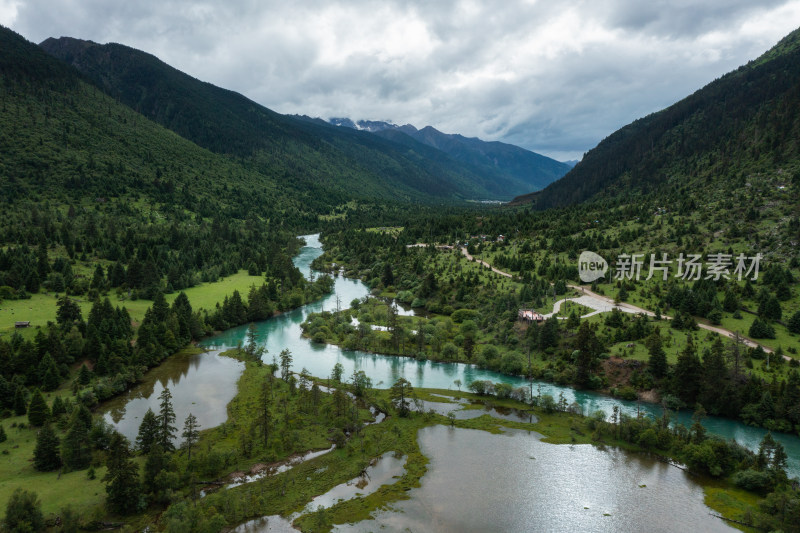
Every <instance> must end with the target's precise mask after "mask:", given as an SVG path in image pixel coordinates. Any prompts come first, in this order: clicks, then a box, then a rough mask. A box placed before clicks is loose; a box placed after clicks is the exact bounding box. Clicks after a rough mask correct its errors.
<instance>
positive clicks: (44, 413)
mask: <svg viewBox="0 0 800 533" xmlns="http://www.w3.org/2000/svg"><path fill="white" fill-rule="evenodd" d="M49 417H50V410H49V409H48V408H47V403H46V402H45V401H44V396H42V391H40V390H39V389H36V390H35V391H33V396H32V397H31V403H30V404H28V422H30V424H31V425H32V426H42V425H44V423H45V422H47V419H48V418H49Z"/></svg>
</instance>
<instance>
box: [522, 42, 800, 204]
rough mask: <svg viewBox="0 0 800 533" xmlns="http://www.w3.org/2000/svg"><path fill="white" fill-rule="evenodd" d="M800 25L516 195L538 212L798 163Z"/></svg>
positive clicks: (703, 186)
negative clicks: (539, 186) (547, 181)
mask: <svg viewBox="0 0 800 533" xmlns="http://www.w3.org/2000/svg"><path fill="white" fill-rule="evenodd" d="M799 45H800V30H796V31H794V32H792V33H791V34H789V35H788V36H787V37H785V38H784V39H783V40H781V41H780V43H778V44H777V45H776V46H775V47H774V48H772V49H771V50H770V51H768V52H767V53H765V54H764V55H762V56H761V57H760V58H758V59H757V60H755V61H751V62H749V63H748V64H747V65H744V66H742V67H740V68H738V69H737V70H735V71H733V72H730V73H728V74H726V75H725V76H722V77H721V78H719V79H717V80H715V81H713V82H711V83H709V84H708V85H706V86H705V87H703V88H702V89H700V90H698V91H697V92H695V93H694V94H692V95H690V96H688V97H686V98H684V99H683V100H681V101H679V102H677V103H675V104H673V105H671V106H670V107H668V108H666V109H664V110H662V111H659V112H657V113H653V114H651V115H648V116H646V117H644V118H641V119H639V120H636V121H634V122H633V123H631V124H629V125H627V126H625V127H623V128H621V129H620V130H618V131H616V132H614V133H613V134H611V135H609V136H608V137H607V138H606V139H604V140H603V141H602V142H600V143H599V144H598V145H597V147H596V148H594V149H592V150H591V151H589V152H588V153H587V154H586V155H585V156H584V158H583V159H582V160H581V161H580V162H579V163H578V164H577V165H576V166H575V168H573V169H572V170H571V171H570V172H569V173H568V174H567V175H566V176H564V177H563V178H562V179H560V180H559V181H557V182H555V183H553V184H552V185H550V186H548V187H547V188H545V189H544V190H542V191H539V192H534V193H531V194H528V195H525V196H522V197H519V198H517V199H515V200H514V203H518V204H520V203H533V204H534V205H535V207H536V208H537V209H545V208H549V207H555V206H562V205H569V204H575V203H579V202H584V201H587V200H591V199H604V198H605V199H617V200H622V201H635V200H636V198H639V197H642V196H643V195H648V194H649V195H659V194H662V193H663V192H665V191H668V190H669V189H674V188H676V187H690V188H693V189H694V190H695V193H697V194H699V193H700V192H701V191H704V190H707V191H711V190H718V189H719V188H720V187H726V186H728V185H729V184H732V183H733V184H736V186H737V187H738V188H740V189H741V188H742V187H744V186H745V182H746V178H747V177H748V176H750V175H755V174H758V173H765V172H768V173H774V172H778V173H780V172H784V171H787V170H791V171H796V170H797V169H798V168H800V161H798V156H800V144H798V142H797V139H798V138H800V46H799Z"/></svg>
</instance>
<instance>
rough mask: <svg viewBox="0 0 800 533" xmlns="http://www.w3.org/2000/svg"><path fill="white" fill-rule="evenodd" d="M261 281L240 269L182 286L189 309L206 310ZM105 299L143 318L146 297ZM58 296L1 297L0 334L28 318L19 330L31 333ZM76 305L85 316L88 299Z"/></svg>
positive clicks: (49, 317) (51, 316)
mask: <svg viewBox="0 0 800 533" xmlns="http://www.w3.org/2000/svg"><path fill="white" fill-rule="evenodd" d="M263 281H264V278H263V277H261V276H250V275H249V274H248V273H247V271H246V270H240V271H239V272H237V273H236V274H234V275H232V276H228V277H227V278H222V279H220V280H219V281H217V282H215V283H203V284H200V285H197V286H195V287H192V288H189V289H186V290H185V291H183V292H185V293H186V296H188V297H189V301H190V302H191V304H192V308H193V309H195V310H196V309H206V310H208V311H212V310H213V309H214V307H215V306H216V304H217V303H218V302H219V303H222V301H223V300H224V299H225V296H228V295H230V294H233V291H235V290H238V291H239V292H240V293H241V294H242V297H243V298H244V299H245V300H246V299H247V293H248V291H249V289H250V287H251V286H252V285H256V286H260V285H261V284H262V283H263ZM178 294H179V293H178V292H173V293H172V294H168V295H166V299H167V302H169V303H172V301H173V300H174V299H175V298H176V297H177V296H178ZM108 298H109V300H110V301H111V304H112V305H113V306H124V307H125V308H126V309H127V310H128V313H130V315H131V319H132V320H133V321H134V322H135V323H137V324H138V322H140V321H141V319H142V318H143V317H144V313H145V311H147V308H148V307H150V305H151V304H152V301H150V300H142V299H138V300H131V299H128V298H127V295H126V294H123V295H122V296H119V295H117V293H116V292H114V291H110V292H109V293H108ZM57 300H58V297H57V296H56V295H55V294H54V293H39V294H34V295H33V296H31V298H30V299H29V300H5V301H3V302H0V336H2V335H10V334H11V333H12V332H13V331H14V322H17V321H30V323H31V327H30V328H28V329H21V330H18V331H20V332H21V333H22V334H23V335H25V336H29V335H30V336H33V335H34V332H35V330H36V328H38V327H43V326H45V325H47V322H48V321H52V322H55V320H56V303H57ZM74 300H75V301H76V302H78V304H79V305H80V307H81V309H82V311H83V316H84V317H86V316H87V315H88V313H89V310H90V309H91V308H92V302H89V301H87V300H86V299H85V297H79V298H74Z"/></svg>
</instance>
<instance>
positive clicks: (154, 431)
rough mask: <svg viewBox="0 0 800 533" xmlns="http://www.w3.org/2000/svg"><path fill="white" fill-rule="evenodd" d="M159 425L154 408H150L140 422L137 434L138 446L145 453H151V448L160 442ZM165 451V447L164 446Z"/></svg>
mask: <svg viewBox="0 0 800 533" xmlns="http://www.w3.org/2000/svg"><path fill="white" fill-rule="evenodd" d="M158 435H159V425H158V417H156V414H155V413H154V412H153V410H152V409H150V408H148V409H147V412H146V413H145V414H144V416H143V417H142V423H141V424H139V434H138V435H137V436H136V448H138V449H139V451H140V452H141V453H143V454H145V455H146V454H148V453H150V448H152V446H153V445H154V444H155V443H156V442H158ZM162 451H163V448H162Z"/></svg>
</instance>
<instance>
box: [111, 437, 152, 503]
mask: <svg viewBox="0 0 800 533" xmlns="http://www.w3.org/2000/svg"><path fill="white" fill-rule="evenodd" d="M106 466H107V468H108V470H107V471H106V475H105V476H104V477H103V481H104V482H105V483H106V494H107V497H106V505H107V506H108V508H109V509H110V510H111V511H113V512H115V513H119V514H132V513H135V512H137V511H139V510H141V509H142V508H143V507H144V502H143V498H142V488H141V484H140V483H139V467H138V466H137V465H136V463H134V462H133V461H132V460H131V451H130V448H129V447H128V440H127V439H126V438H125V437H123V436H122V435H120V434H119V433H116V432H115V433H114V435H112V437H111V442H110V443H109V449H108V460H107V462H106Z"/></svg>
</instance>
